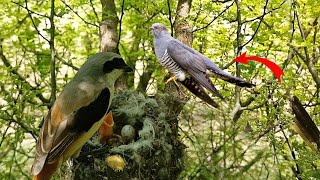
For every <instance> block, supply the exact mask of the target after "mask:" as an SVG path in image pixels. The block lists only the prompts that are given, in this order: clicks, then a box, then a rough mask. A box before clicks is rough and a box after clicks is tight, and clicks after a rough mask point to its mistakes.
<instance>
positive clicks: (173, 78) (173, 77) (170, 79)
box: [165, 76, 177, 84]
mask: <svg viewBox="0 0 320 180" xmlns="http://www.w3.org/2000/svg"><path fill="white" fill-rule="evenodd" d="M176 79H177V78H176V77H175V76H171V77H170V78H169V79H168V80H167V81H166V82H165V84H168V83H169V82H170V81H172V80H173V82H174V83H175V84H177V82H176Z"/></svg>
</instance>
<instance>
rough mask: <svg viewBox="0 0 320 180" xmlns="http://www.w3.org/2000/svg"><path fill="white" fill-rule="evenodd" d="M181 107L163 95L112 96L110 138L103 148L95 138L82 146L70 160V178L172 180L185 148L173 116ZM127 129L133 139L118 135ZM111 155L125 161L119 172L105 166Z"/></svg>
mask: <svg viewBox="0 0 320 180" xmlns="http://www.w3.org/2000/svg"><path fill="white" fill-rule="evenodd" d="M184 104H185V102H184V101H181V100H180V99H179V98H174V97H172V96H170V95H165V94H163V95H157V96H155V97H146V96H145V95H144V94H143V93H140V92H137V91H125V92H122V93H120V94H118V95H117V96H115V97H114V99H113V101H112V105H111V108H110V109H111V111H112V113H113V119H114V123H115V126H114V128H113V131H114V135H113V136H112V137H111V138H110V139H109V140H108V141H107V144H106V145H101V144H100V143H99V141H98V139H97V136H95V137H93V138H91V140H90V141H89V142H88V143H86V145H85V146H84V147H83V149H82V151H81V154H80V156H79V157H78V158H77V159H75V160H73V168H72V169H73V174H74V175H73V177H74V179H88V178H91V179H176V178H177V177H178V175H179V174H180V172H181V170H182V165H183V161H182V160H183V151H184V148H185V146H184V145H183V144H182V143H181V142H180V141H179V137H178V120H177V116H178V115H179V113H180V111H181V109H182V108H183V105H184ZM128 125H129V126H130V128H128ZM123 127H125V128H126V129H125V130H123ZM131 127H133V128H134V131H133V133H135V134H134V136H133V138H131V139H128V137H127V136H121V130H122V131H126V130H127V129H130V132H129V131H128V132H127V133H132V132H131V131H132V129H131ZM122 134H123V132H122ZM115 154H117V155H120V156H121V157H122V158H124V160H125V162H126V166H125V167H124V169H123V171H118V172H116V171H114V170H113V169H112V168H110V167H109V166H107V165H106V163H105V159H106V157H108V156H110V155H115Z"/></svg>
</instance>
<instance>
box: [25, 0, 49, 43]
mask: <svg viewBox="0 0 320 180" xmlns="http://www.w3.org/2000/svg"><path fill="white" fill-rule="evenodd" d="M24 2H25V3H26V7H25V9H26V10H27V11H28V14H29V17H30V19H31V22H32V25H33V27H34V28H35V30H36V31H37V33H38V34H39V36H41V37H42V38H43V39H44V40H46V41H47V42H49V40H48V39H47V38H46V37H44V36H43V35H42V34H41V33H40V31H39V29H38V28H37V26H36V23H35V22H34V20H33V18H32V15H31V14H32V12H31V11H30V10H29V8H28V1H27V0H25V1H24Z"/></svg>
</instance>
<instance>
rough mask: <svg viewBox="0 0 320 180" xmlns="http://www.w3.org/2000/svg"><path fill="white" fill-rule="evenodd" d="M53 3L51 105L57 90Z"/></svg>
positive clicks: (51, 22)
mask: <svg viewBox="0 0 320 180" xmlns="http://www.w3.org/2000/svg"><path fill="white" fill-rule="evenodd" d="M54 1H55V0H51V12H50V24H51V26H50V41H49V44H50V51H51V60H50V75H51V78H50V81H51V96H50V100H51V104H53V103H54V102H55V101H56V90H57V82H56V59H55V54H56V52H55V49H54V33H55V27H54V14H55V12H54Z"/></svg>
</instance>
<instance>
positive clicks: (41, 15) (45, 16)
mask: <svg viewBox="0 0 320 180" xmlns="http://www.w3.org/2000/svg"><path fill="white" fill-rule="evenodd" d="M12 3H13V4H16V5H18V6H19V7H22V8H23V9H26V10H27V11H29V12H31V13H32V14H35V15H38V16H40V17H44V18H48V19H49V16H47V15H43V14H40V13H37V12H34V11H31V10H30V9H28V8H27V7H25V6H22V5H21V4H19V3H17V2H12ZM28 16H29V15H28Z"/></svg>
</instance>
